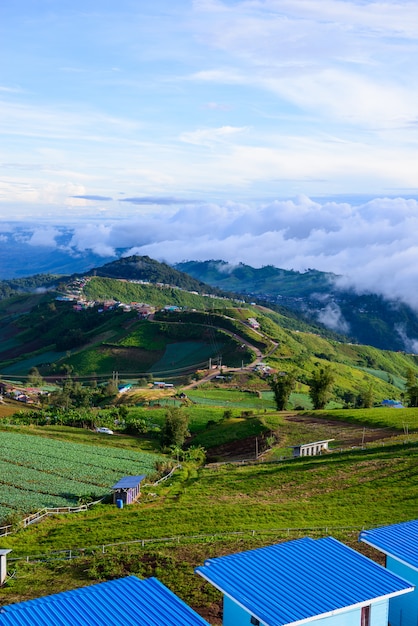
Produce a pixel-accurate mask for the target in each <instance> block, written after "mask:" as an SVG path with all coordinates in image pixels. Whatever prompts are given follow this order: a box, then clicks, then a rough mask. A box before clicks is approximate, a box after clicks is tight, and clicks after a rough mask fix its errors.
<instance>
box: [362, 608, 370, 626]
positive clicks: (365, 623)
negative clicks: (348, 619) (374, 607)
mask: <svg viewBox="0 0 418 626" xmlns="http://www.w3.org/2000/svg"><path fill="white" fill-rule="evenodd" d="M360 626H370V606H363V608H362V609H361V624H360Z"/></svg>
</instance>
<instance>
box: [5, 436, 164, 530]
mask: <svg viewBox="0 0 418 626" xmlns="http://www.w3.org/2000/svg"><path fill="white" fill-rule="evenodd" d="M160 458H161V457H159V456H158V455H156V454H149V453H142V452H134V451H130V450H121V449H119V448H113V447H110V446H109V447H103V446H100V447H99V446H93V445H84V444H76V443H67V442H64V441H59V440H55V439H46V438H43V437H38V436H34V435H22V434H18V433H10V432H0V523H1V522H2V520H4V519H7V518H8V517H9V516H10V515H11V514H14V513H21V514H28V513H32V512H35V511H37V510H39V509H42V508H44V507H51V508H52V507H63V506H74V505H76V504H77V503H78V500H79V498H81V497H85V496H87V495H88V496H91V497H93V498H94V499H96V498H97V499H99V498H101V497H103V496H106V495H108V494H110V493H111V487H112V486H113V485H114V484H115V483H117V482H118V480H119V479H120V478H121V477H122V476H128V475H129V476H137V475H140V474H151V473H152V472H154V471H155V464H156V461H158V460H159V459H160Z"/></svg>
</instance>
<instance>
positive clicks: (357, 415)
mask: <svg viewBox="0 0 418 626" xmlns="http://www.w3.org/2000/svg"><path fill="white" fill-rule="evenodd" d="M302 415H315V417H322V418H324V419H332V420H341V421H344V422H349V423H352V424H364V425H366V424H367V425H370V426H378V427H381V428H395V429H398V430H400V431H404V430H405V429H406V428H408V431H409V432H412V431H417V430H418V407H413V408H405V409H391V408H387V407H379V408H372V409H341V410H330V411H308V412H305V413H302Z"/></svg>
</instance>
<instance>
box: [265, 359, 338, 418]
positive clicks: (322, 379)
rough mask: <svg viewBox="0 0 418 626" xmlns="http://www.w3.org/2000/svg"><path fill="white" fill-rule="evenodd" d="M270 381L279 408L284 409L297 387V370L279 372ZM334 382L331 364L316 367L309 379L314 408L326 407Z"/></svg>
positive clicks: (279, 409)
mask: <svg viewBox="0 0 418 626" xmlns="http://www.w3.org/2000/svg"><path fill="white" fill-rule="evenodd" d="M269 382H270V386H271V388H272V390H273V393H274V399H275V402H276V407H277V410H278V411H284V410H285V409H286V407H287V404H288V402H289V398H290V394H291V393H292V391H294V389H295V387H296V382H297V379H296V374H295V372H294V371H289V372H279V373H278V374H276V375H275V376H272V377H271V378H270V381H269ZM333 384H334V374H333V372H332V370H331V368H330V367H329V366H325V367H318V368H315V370H314V371H313V373H312V376H311V378H310V379H309V381H308V385H309V396H310V398H311V400H312V404H313V407H314V409H323V408H325V405H326V404H327V402H328V400H329V399H330V397H331V392H332V386H333Z"/></svg>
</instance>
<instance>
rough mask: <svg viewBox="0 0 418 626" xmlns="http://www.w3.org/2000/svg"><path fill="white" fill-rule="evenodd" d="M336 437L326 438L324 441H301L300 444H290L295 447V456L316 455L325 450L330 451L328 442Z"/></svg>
mask: <svg viewBox="0 0 418 626" xmlns="http://www.w3.org/2000/svg"><path fill="white" fill-rule="evenodd" d="M330 441H334V439H324V440H323V441H314V442H313V443H301V444H299V445H298V446H289V448H292V449H293V457H294V458H296V457H299V456H316V455H317V454H322V453H323V452H328V444H329V442H330Z"/></svg>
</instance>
